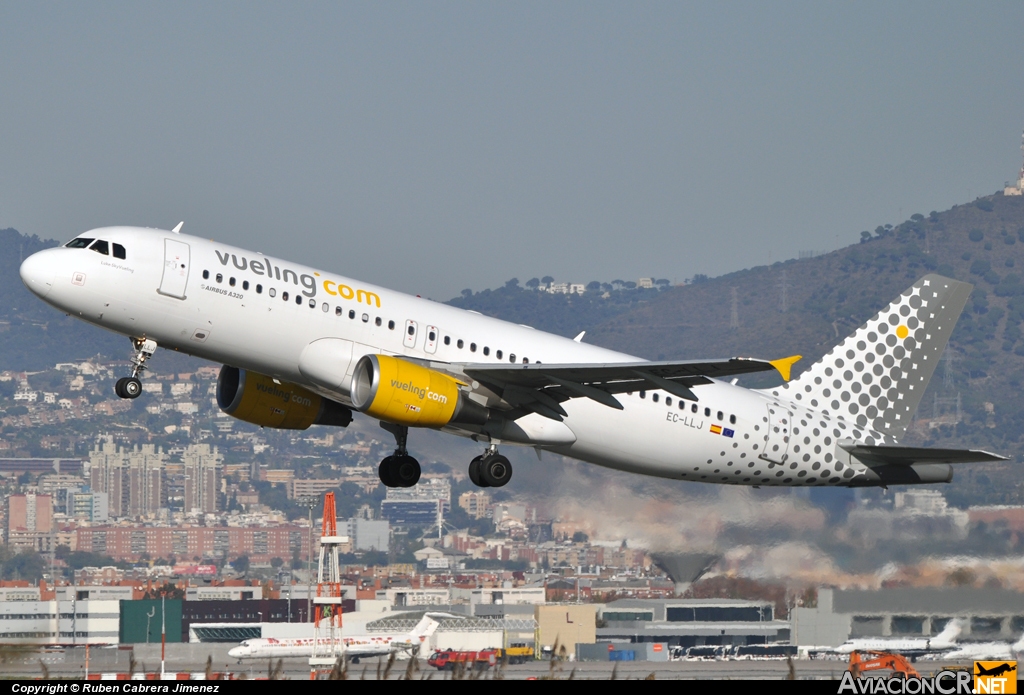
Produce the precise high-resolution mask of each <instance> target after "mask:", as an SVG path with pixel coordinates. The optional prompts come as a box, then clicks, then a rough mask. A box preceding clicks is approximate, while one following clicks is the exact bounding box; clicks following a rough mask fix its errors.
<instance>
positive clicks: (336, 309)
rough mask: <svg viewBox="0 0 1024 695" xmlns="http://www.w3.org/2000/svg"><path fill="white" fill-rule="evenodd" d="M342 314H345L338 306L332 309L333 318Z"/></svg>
mask: <svg viewBox="0 0 1024 695" xmlns="http://www.w3.org/2000/svg"><path fill="white" fill-rule="evenodd" d="M344 313H345V312H344V311H343V310H342V308H341V307H340V306H336V307H334V315H335V316H341V315H342V314H344Z"/></svg>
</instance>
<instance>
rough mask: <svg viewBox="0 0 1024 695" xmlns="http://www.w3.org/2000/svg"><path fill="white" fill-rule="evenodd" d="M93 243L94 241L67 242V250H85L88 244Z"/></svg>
mask: <svg viewBox="0 0 1024 695" xmlns="http://www.w3.org/2000/svg"><path fill="white" fill-rule="evenodd" d="M93 241H95V240H94V239H72V240H71V241H69V242H68V243H67V248H69V249H84V248H87V247H88V246H89V244H91V243H92V242H93Z"/></svg>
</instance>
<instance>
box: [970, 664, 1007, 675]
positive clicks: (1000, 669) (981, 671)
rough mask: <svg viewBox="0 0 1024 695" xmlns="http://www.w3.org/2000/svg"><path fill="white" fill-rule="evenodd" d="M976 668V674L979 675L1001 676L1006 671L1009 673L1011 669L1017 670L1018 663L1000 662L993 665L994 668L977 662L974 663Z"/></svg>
mask: <svg viewBox="0 0 1024 695" xmlns="http://www.w3.org/2000/svg"><path fill="white" fill-rule="evenodd" d="M974 670H975V671H977V673H976V674H975V675H977V676H996V677H999V676H1001V675H1003V674H1004V673H1009V672H1010V671H1016V670H1017V665H1016V664H999V665H998V666H993V667H992V668H985V667H984V666H982V665H981V664H975V665H974Z"/></svg>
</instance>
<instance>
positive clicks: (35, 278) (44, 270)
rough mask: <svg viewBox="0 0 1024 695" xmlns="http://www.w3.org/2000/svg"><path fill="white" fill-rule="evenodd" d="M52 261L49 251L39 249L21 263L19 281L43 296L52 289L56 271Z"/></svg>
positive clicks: (34, 292)
mask: <svg viewBox="0 0 1024 695" xmlns="http://www.w3.org/2000/svg"><path fill="white" fill-rule="evenodd" d="M52 261H53V257H52V255H51V254H50V253H48V252H47V251H40V252H39V253H34V254H32V255H31V256H29V257H28V258H26V259H25V260H24V261H23V262H22V264H21V281H22V282H24V283H25V287H27V288H29V289H30V290H31V291H32V293H33V294H36V295H38V296H39V297H45V296H46V295H47V294H49V292H50V290H51V289H53V278H54V277H55V276H56V271H55V270H54V266H53V262H52Z"/></svg>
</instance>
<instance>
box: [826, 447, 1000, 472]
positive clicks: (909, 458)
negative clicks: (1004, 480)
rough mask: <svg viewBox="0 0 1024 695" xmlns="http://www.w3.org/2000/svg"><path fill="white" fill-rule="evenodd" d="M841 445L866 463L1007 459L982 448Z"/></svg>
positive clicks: (970, 461)
mask: <svg viewBox="0 0 1024 695" xmlns="http://www.w3.org/2000/svg"><path fill="white" fill-rule="evenodd" d="M839 446H840V447H842V448H843V449H844V450H846V451H848V452H849V453H850V455H851V456H855V457H857V458H858V459H860V460H861V461H864V463H871V462H878V463H885V464H890V465H893V466H911V465H913V464H915V463H978V462H982V461H1006V460H1007V458H1006V457H1005V456H999V455H998V454H992V453H989V452H987V451H981V450H980V449H928V448H925V447H918V446H868V445H866V444H857V443H855V442H849V443H847V442H840V443H839Z"/></svg>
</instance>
